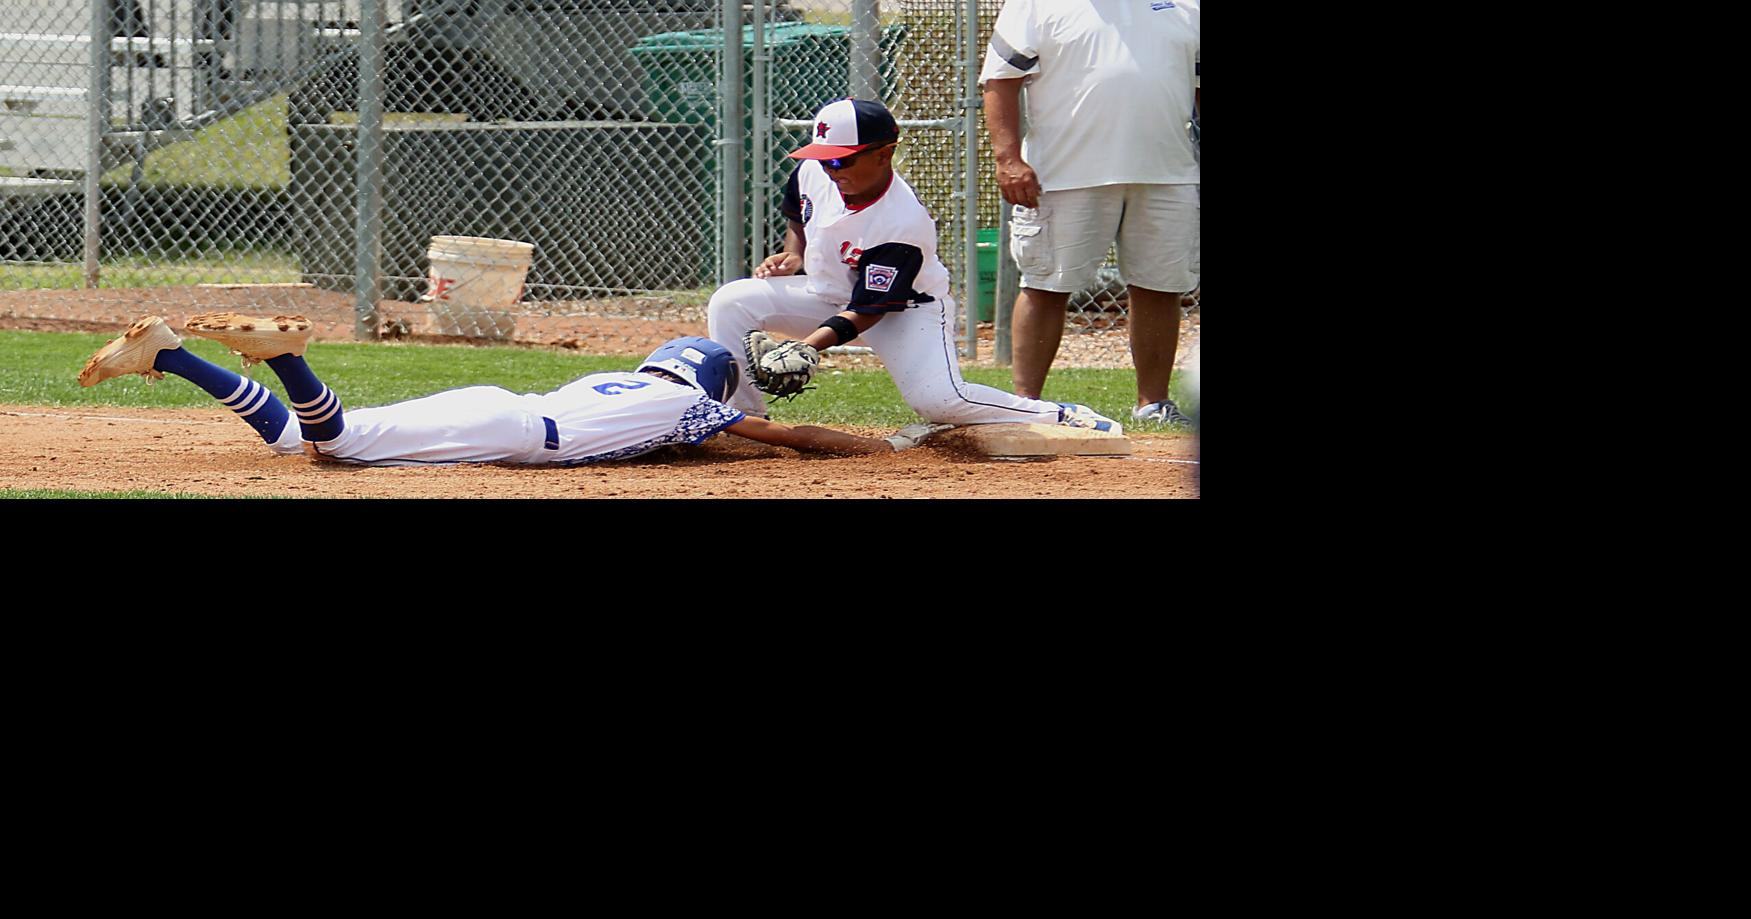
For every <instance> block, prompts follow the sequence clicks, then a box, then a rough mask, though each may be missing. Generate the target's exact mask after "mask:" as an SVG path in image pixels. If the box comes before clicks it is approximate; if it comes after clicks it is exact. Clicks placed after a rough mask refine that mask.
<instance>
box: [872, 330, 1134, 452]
mask: <svg viewBox="0 0 1751 919" xmlns="http://www.w3.org/2000/svg"><path fill="white" fill-rule="evenodd" d="M954 309H955V303H954V301H953V300H952V299H949V298H947V297H944V298H943V299H942V301H941V302H938V303H926V304H922V305H919V306H915V307H913V308H911V309H908V310H903V311H901V312H897V313H889V314H888V315H887V316H884V317H882V321H881V322H878V323H876V324H875V325H874V326H873V327H872V328H870V329H869V330H868V331H866V332H864V333H863V334H862V335H861V336H859V337H858V340H859V341H865V342H868V344H869V346H870V348H871V349H873V350H874V351H875V353H876V356H877V357H880V358H881V359H882V365H883V366H884V367H886V368H887V369H888V374H889V375H890V376H892V377H893V378H894V385H895V386H896V387H897V388H898V389H899V390H900V397H901V398H903V399H905V400H906V404H907V405H909V406H911V407H912V410H913V411H915V412H917V413H918V414H919V415H921V416H923V418H924V420H926V421H930V422H936V423H941V424H1001V423H1006V422H1007V423H1022V424H1070V425H1074V426H1076V427H1087V428H1094V429H1096V430H1110V431H1113V432H1114V433H1123V428H1121V427H1120V426H1119V425H1117V424H1115V423H1113V422H1112V419H1110V418H1106V417H1104V416H1101V415H1098V414H1096V413H1094V412H1093V411H1091V410H1089V409H1088V408H1087V406H1073V405H1064V404H1060V403H1057V402H1043V401H1041V400H1039V399H1029V398H1024V397H1022V396H1018V395H1013V394H1011V393H1006V392H1004V391H1003V390H1001V389H997V388H995V387H992V386H982V385H980V384H978V383H968V382H966V381H965V380H963V379H962V378H961V371H960V361H959V356H958V355H957V354H956V353H955V341H954V331H953V324H952V323H951V322H950V321H949V319H948V317H949V316H950V315H953V313H954ZM1103 423H1104V424H1105V425H1106V426H1105V427H1102V426H1101V425H1102V424H1103Z"/></svg>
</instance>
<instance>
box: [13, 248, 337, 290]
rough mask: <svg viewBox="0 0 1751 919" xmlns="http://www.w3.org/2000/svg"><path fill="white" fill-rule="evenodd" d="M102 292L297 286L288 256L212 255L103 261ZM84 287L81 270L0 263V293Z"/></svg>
mask: <svg viewBox="0 0 1751 919" xmlns="http://www.w3.org/2000/svg"><path fill="white" fill-rule="evenodd" d="M100 266H101V268H102V275H101V278H102V285H101V286H103V287H181V286H184V285H188V284H287V283H296V282H298V281H300V280H303V277H302V275H301V274H300V273H299V265H298V257H297V256H296V255H293V254H292V253H290V252H276V251H271V250H268V251H263V250H250V249H213V250H208V251H206V252H197V253H191V254H186V255H174V256H169V257H166V256H164V255H120V256H112V257H110V258H106V259H104V260H103V261H102V262H101V263H100ZM84 286H85V266H84V265H81V264H75V263H71V262H63V263H57V264H43V265H20V264H11V263H0V290H45V289H60V290H72V289H77V288H81V287H84Z"/></svg>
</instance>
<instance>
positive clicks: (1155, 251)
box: [1118, 185, 1201, 422]
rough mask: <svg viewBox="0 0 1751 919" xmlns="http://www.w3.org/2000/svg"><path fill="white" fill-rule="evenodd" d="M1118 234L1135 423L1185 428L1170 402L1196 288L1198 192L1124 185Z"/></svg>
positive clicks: (1184, 187) (1188, 188)
mask: <svg viewBox="0 0 1751 919" xmlns="http://www.w3.org/2000/svg"><path fill="white" fill-rule="evenodd" d="M1124 188H1125V189H1126V197H1125V209H1124V222H1123V224H1122V225H1121V226H1120V227H1119V244H1118V250H1119V273H1120V274H1121V275H1123V276H1124V278H1125V282H1126V283H1127V284H1128V285H1129V289H1130V294H1131V307H1130V316H1129V319H1130V323H1129V324H1130V334H1131V360H1132V363H1133V365H1134V366H1135V367H1136V368H1137V409H1136V412H1137V413H1141V414H1140V415H1139V414H1134V416H1133V417H1137V418H1138V419H1139V420H1155V421H1161V422H1184V421H1189V419H1187V418H1186V417H1185V416H1183V415H1181V414H1180V412H1179V407H1178V406H1176V405H1174V403H1173V400H1171V399H1169V398H1168V385H1169V383H1170V382H1171V381H1172V377H1173V362H1174V356H1175V354H1176V353H1177V352H1178V350H1179V332H1180V318H1181V309H1180V303H1181V299H1182V297H1183V295H1184V294H1185V293H1186V292H1188V291H1192V290H1195V289H1197V287H1198V271H1197V268H1198V263H1199V261H1201V259H1200V253H1199V248H1200V245H1199V243H1200V235H1201V227H1200V226H1199V223H1200V221H1199V207H1198V195H1199V192H1198V187H1197V186H1196V185H1129V186H1124Z"/></svg>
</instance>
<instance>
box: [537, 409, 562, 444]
mask: <svg viewBox="0 0 1751 919" xmlns="http://www.w3.org/2000/svg"><path fill="white" fill-rule="evenodd" d="M541 423H542V424H543V425H546V427H547V442H546V443H544V444H542V446H543V447H546V448H547V449H549V450H558V449H559V425H557V424H554V423H553V419H552V418H549V417H547V416H546V415H543V416H541Z"/></svg>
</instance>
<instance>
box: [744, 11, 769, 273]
mask: <svg viewBox="0 0 1751 919" xmlns="http://www.w3.org/2000/svg"><path fill="white" fill-rule="evenodd" d="M750 6H751V7H752V8H753V10H754V48H753V51H754V73H753V82H754V88H753V94H754V102H753V105H754V170H755V172H754V205H753V207H752V209H751V210H752V213H751V214H750V215H749V218H750V220H749V222H750V223H752V224H753V226H754V232H753V235H752V237H751V238H750V239H749V241H748V246H749V250H748V264H750V265H758V264H760V260H761V259H764V258H765V257H766V252H767V247H768V246H769V245H770V243H769V242H768V237H769V235H770V230H769V223H768V221H769V218H770V215H771V213H772V211H771V206H770V202H771V200H772V113H771V112H770V111H769V110H768V106H767V104H766V95H767V93H766V72H767V68H768V66H769V60H770V56H769V55H768V54H767V53H766V3H765V0H755V2H754V3H752V4H750Z"/></svg>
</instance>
